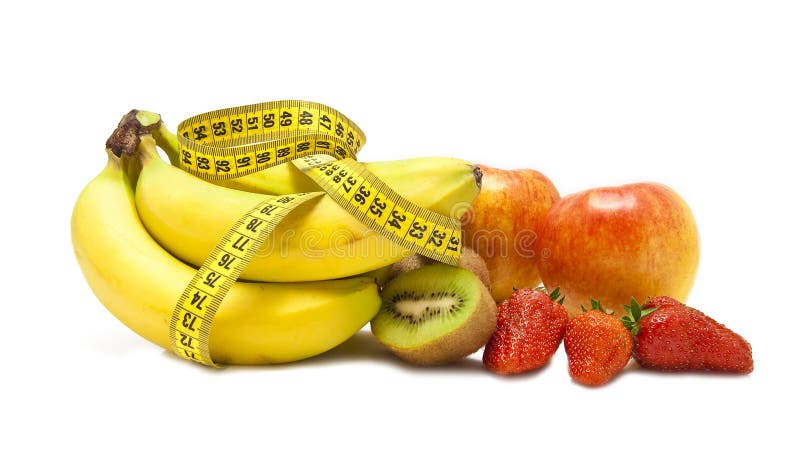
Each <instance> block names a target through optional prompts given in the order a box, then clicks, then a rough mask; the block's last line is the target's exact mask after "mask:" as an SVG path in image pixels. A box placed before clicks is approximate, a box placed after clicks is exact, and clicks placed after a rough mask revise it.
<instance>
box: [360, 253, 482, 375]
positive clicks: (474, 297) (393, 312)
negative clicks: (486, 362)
mask: <svg viewBox="0 0 800 459" xmlns="http://www.w3.org/2000/svg"><path fill="white" fill-rule="evenodd" d="M381 295H382V298H383V304H382V305H381V309H380V311H379V312H378V314H377V315H376V316H375V318H373V319H372V322H371V328H372V333H373V334H374V335H375V338H377V340H378V341H380V342H381V343H382V344H384V345H385V346H386V347H388V348H389V349H390V350H391V351H392V352H394V353H395V354H396V355H397V356H398V357H400V358H401V359H403V360H406V361H408V362H411V363H415V364H419V365H439V364H444V363H448V362H452V361H455V360H458V359H461V358H463V357H466V356H468V355H470V354H472V353H473V352H475V351H477V350H478V349H480V348H481V346H483V345H484V344H486V342H487V341H489V338H490V337H491V336H492V333H493V332H494V329H495V325H496V322H497V305H496V304H495V302H494V300H493V299H492V294H491V293H490V292H489V289H488V288H487V287H486V286H485V285H484V284H483V283H482V282H481V281H480V280H479V279H478V278H477V277H476V276H475V275H474V274H473V273H472V272H470V271H468V270H466V269H463V268H457V267H454V266H449V265H445V264H432V265H426V266H423V267H421V268H419V269H415V270H413V271H408V272H405V273H401V274H399V275H398V276H397V277H395V278H394V279H393V280H392V281H391V282H389V283H388V284H386V286H385V287H384V289H383V291H382V293H381Z"/></svg>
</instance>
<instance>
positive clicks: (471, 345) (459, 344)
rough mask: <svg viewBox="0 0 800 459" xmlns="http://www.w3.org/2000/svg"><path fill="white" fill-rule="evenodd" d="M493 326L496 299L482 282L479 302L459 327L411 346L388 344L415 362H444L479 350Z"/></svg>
mask: <svg viewBox="0 0 800 459" xmlns="http://www.w3.org/2000/svg"><path fill="white" fill-rule="evenodd" d="M496 326H497V303H495V302H494V299H493V298H492V294H491V292H489V289H488V288H487V287H486V286H485V285H483V283H481V299H480V303H479V304H478V307H477V308H476V309H475V312H473V313H472V315H471V316H470V317H469V319H467V321H466V322H464V325H462V326H461V327H460V328H458V329H456V330H453V331H452V332H450V333H448V334H447V335H445V336H442V337H440V338H438V339H436V340H434V341H431V342H430V343H428V344H425V345H423V346H420V347H417V348H414V349H401V348H396V347H392V346H387V347H389V349H391V351H392V352H393V353H394V354H395V355H397V356H398V357H400V358H401V359H403V360H405V361H406V362H409V363H412V364H414V365H443V364H446V363H450V362H454V361H456V360H460V359H463V358H464V357H467V356H468V355H470V354H473V353H474V352H476V351H478V349H480V348H481V347H483V346H484V345H485V344H486V343H487V342H489V338H491V337H492V334H493V333H494V330H495V328H496Z"/></svg>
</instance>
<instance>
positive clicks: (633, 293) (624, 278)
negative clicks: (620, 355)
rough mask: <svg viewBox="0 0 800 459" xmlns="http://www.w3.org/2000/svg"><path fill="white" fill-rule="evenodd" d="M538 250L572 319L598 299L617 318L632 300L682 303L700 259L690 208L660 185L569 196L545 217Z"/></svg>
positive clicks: (550, 284) (548, 280)
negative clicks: (667, 298)
mask: <svg viewBox="0 0 800 459" xmlns="http://www.w3.org/2000/svg"><path fill="white" fill-rule="evenodd" d="M534 247H535V250H536V252H537V253H539V254H541V256H540V257H539V258H538V265H539V272H540V273H541V276H542V280H543V282H544V285H545V286H546V287H547V288H548V289H553V288H555V287H559V288H560V289H561V293H563V294H564V295H565V296H566V300H565V302H564V306H566V307H567V312H568V313H569V314H570V317H573V316H575V315H577V314H579V313H580V312H581V308H580V307H581V305H584V306H586V308H587V309H588V308H589V307H590V302H591V299H593V298H594V299H597V300H599V301H600V302H601V303H602V304H603V306H604V307H605V308H606V309H613V310H614V311H615V312H616V315H617V316H618V317H622V316H623V315H624V310H623V308H622V307H623V305H625V304H630V301H631V298H636V300H637V301H638V302H639V303H643V302H644V301H646V300H647V298H648V297H651V296H659V295H666V296H671V297H673V298H676V299H678V300H679V301H681V302H685V301H686V298H687V296H688V295H689V291H690V290H691V288H692V284H693V283H694V278H695V274H696V273H697V265H698V262H699V260H700V242H699V238H698V233H697V225H696V223H695V220H694V216H693V215H692V212H691V210H690V209H689V206H688V205H687V204H686V202H684V200H683V199H682V198H681V197H680V196H678V194H677V193H676V192H675V191H673V190H672V189H670V188H668V187H666V186H664V185H660V184H655V183H637V184H630V185H624V186H620V187H611V188H597V189H593V190H587V191H583V192H580V193H576V194H572V195H569V196H566V197H564V198H563V199H561V200H560V201H559V202H558V203H556V204H555V205H554V206H553V207H552V208H551V209H550V211H549V212H548V214H547V217H546V218H545V221H544V224H543V225H542V226H541V227H540V232H539V237H538V238H537V240H536V243H535V245H534Z"/></svg>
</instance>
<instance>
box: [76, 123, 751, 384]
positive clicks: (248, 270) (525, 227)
mask: <svg viewBox="0 0 800 459" xmlns="http://www.w3.org/2000/svg"><path fill="white" fill-rule="evenodd" d="M107 147H108V148H107V152H108V162H107V165H106V167H105V168H104V169H103V171H102V172H101V173H100V174H99V175H98V176H97V177H96V178H94V179H93V180H92V181H91V182H90V183H89V184H88V185H87V186H86V187H85V188H84V190H83V191H82V193H81V195H80V196H79V198H78V200H77V203H76V205H75V208H74V210H73V215H72V241H73V246H74V250H75V254H76V257H77V260H78V263H79V265H80V267H81V269H82V271H83V273H84V276H85V277H86V279H87V281H88V283H89V286H90V287H91V288H92V290H93V292H94V293H95V295H96V296H97V297H98V299H99V300H100V301H101V302H102V303H103V304H104V305H105V306H106V308H107V309H108V310H109V311H110V312H111V313H112V314H114V315H115V316H116V317H117V318H118V319H119V320H120V321H122V322H123V323H124V324H126V325H127V326H128V327H129V328H131V329H132V330H134V331H135V332H136V333H138V334H139V335H141V336H142V337H144V338H146V339H148V340H150V341H151V342H153V343H155V344H157V345H159V346H162V347H164V348H166V349H170V348H171V346H172V343H171V337H170V333H169V331H168V330H169V327H170V320H171V317H172V316H173V309H174V308H175V302H176V300H177V299H178V298H179V297H180V298H184V297H182V296H181V295H182V293H183V291H184V289H185V288H186V286H187V285H189V284H190V281H191V280H192V279H193V277H195V275H196V274H197V273H198V267H201V266H202V265H203V263H204V261H205V260H206V259H207V257H208V256H209V253H211V252H212V250H214V249H215V247H216V246H217V244H218V243H219V241H220V240H221V239H222V238H223V236H224V235H225V234H226V233H227V232H228V231H229V230H230V229H231V225H232V224H233V222H235V221H237V220H238V219H239V218H240V217H241V216H242V215H243V214H246V213H247V212H248V211H250V210H251V209H253V208H254V206H257V205H258V204H259V203H261V202H263V201H264V198H265V195H289V194H294V193H304V192H314V191H319V190H320V187H319V186H318V185H317V184H316V183H315V182H314V181H312V180H311V179H310V178H308V177H307V176H306V175H305V174H304V173H302V172H301V171H300V170H299V169H297V168H295V167H294V166H293V165H291V164H289V163H285V164H282V165H279V166H276V167H272V168H269V169H267V170H264V171H261V172H257V173H255V174H251V175H248V176H245V177H242V178H237V179H231V180H225V181H222V182H214V183H211V182H209V181H205V180H203V179H201V178H198V177H196V176H194V175H192V174H189V173H187V172H184V171H183V170H182V169H181V168H179V167H177V165H178V164H179V163H180V161H181V159H182V155H181V149H180V146H179V142H178V138H177V136H176V135H175V134H174V133H172V132H170V131H169V130H168V129H167V128H166V126H165V124H164V123H162V122H161V120H160V117H158V115H155V114H153V113H150V112H137V111H133V112H131V113H129V114H128V115H126V117H124V118H123V120H122V122H120V126H119V128H118V129H117V130H116V131H115V132H114V134H113V135H112V136H111V138H109V141H108V143H107ZM159 148H160V149H161V150H162V151H163V153H164V154H165V156H166V157H168V158H169V162H166V161H164V160H163V159H162V156H161V155H160V154H159ZM365 166H366V168H367V169H368V170H369V171H370V172H372V173H373V174H374V175H375V176H376V177H378V178H379V179H381V180H382V181H383V182H384V183H385V184H386V185H388V186H389V187H391V188H392V189H393V190H395V191H397V192H398V193H399V194H400V195H402V196H404V197H405V198H407V199H409V200H410V201H412V202H414V203H415V204H417V205H419V206H421V207H424V208H426V209H428V210H430V211H433V212H437V213H440V214H443V215H447V216H452V217H454V218H456V219H461V221H462V228H463V240H464V244H465V246H464V249H463V253H462V255H461V261H460V262H461V266H460V267H456V266H450V265H445V264H442V263H439V262H435V261H433V260H430V259H427V258H425V257H422V256H420V255H417V254H413V253H412V252H411V251H409V250H407V249H404V248H402V247H401V246H400V245H398V244H397V243H395V242H393V241H391V240H389V239H387V238H385V237H383V236H381V235H380V234H378V233H377V232H375V231H373V230H371V229H370V228H368V227H367V226H366V225H365V224H364V223H363V222H362V221H361V220H359V219H357V218H356V217H354V216H353V215H351V214H350V213H348V212H347V211H345V210H344V209H342V208H341V207H340V206H339V205H338V204H337V203H336V202H335V201H334V200H333V199H332V198H331V197H329V196H327V195H325V196H322V197H320V198H318V199H314V200H311V201H309V202H307V203H305V204H302V205H301V206H300V207H298V208H297V209H295V210H294V211H293V212H292V213H290V214H289V215H288V217H286V218H285V219H284V220H282V221H281V222H280V223H279V224H278V225H277V226H276V227H275V229H274V231H272V233H271V234H270V235H269V237H268V239H267V240H266V241H264V243H263V245H262V246H261V248H260V249H259V251H258V252H257V253H256V255H255V257H254V258H253V259H252V261H251V262H250V263H249V264H247V266H246V267H244V270H243V271H242V273H241V276H240V277H239V280H238V281H236V282H235V283H233V286H232V287H231V289H230V291H229V292H228V294H227V296H225V297H224V300H222V303H221V304H220V305H219V309H218V313H217V314H216V316H215V317H214V319H213V326H211V327H210V332H209V333H210V336H209V347H210V354H211V357H212V358H213V361H214V362H216V363H219V364H267V363H281V362H290V361H295V360H300V359H304V358H308V357H311V356H315V355H318V354H321V353H323V352H325V351H327V350H329V349H331V348H333V347H335V346H337V345H339V344H340V343H342V342H343V341H345V340H347V339H348V338H349V337H351V336H352V335H353V334H355V333H356V332H357V331H358V330H360V329H361V328H362V327H364V326H365V325H366V324H367V323H371V330H372V333H373V334H374V336H375V338H376V339H377V340H378V341H379V342H381V343H382V344H383V345H385V346H386V347H387V348H388V349H390V350H391V351H392V352H393V353H394V354H396V355H397V356H398V357H400V358H401V359H403V360H405V361H408V362H412V363H414V364H421V365H440V364H445V363H448V362H452V361H455V360H458V359H461V358H464V357H466V356H468V355H470V354H472V353H474V352H476V351H478V350H479V349H481V348H482V347H484V348H485V349H484V354H483V362H484V364H485V366H486V367H487V368H488V369H489V370H491V371H493V372H495V373H498V374H512V373H520V372H524V371H530V370H534V369H536V368H540V367H542V366H543V365H544V364H545V363H546V362H547V361H548V360H549V359H550V358H551V357H552V355H553V354H554V353H555V352H556V351H557V349H558V348H559V347H560V345H561V342H562V340H563V342H564V348H565V350H566V352H567V357H568V360H569V372H570V375H571V376H572V377H573V379H574V380H576V381H578V382H580V383H582V384H587V385H599V384H603V383H605V382H607V381H609V380H610V379H611V378H612V377H613V376H614V375H615V374H616V373H618V372H619V371H620V370H621V369H622V368H623V367H625V366H626V365H627V364H628V361H629V360H630V358H631V356H633V358H635V359H636V361H637V362H639V364H640V365H641V366H643V367H648V368H656V369H662V370H668V371H681V370H714V371H729V372H738V373H748V372H750V371H752V368H753V363H752V356H751V351H750V346H749V344H748V343H747V342H746V341H744V339H742V338H741V337H739V336H738V335H736V334H734V333H733V332H731V331H730V330H728V329H726V328H725V327H724V326H722V325H720V324H718V323H716V322H714V321H713V320H712V319H710V318H708V317H707V316H705V315H703V314H702V313H700V312H699V311H697V310H694V309H692V308H689V307H687V306H685V305H683V304H682V303H680V301H685V299H686V297H687V296H688V294H689V290H690V289H691V286H692V282H693V280H694V275H695V271H696V268H697V263H698V241H697V239H698V236H697V230H696V227H695V224H694V220H693V217H692V215H691V212H690V211H689V208H688V206H686V204H685V203H684V202H683V201H682V200H681V198H680V197H679V196H678V195H677V194H675V193H674V192H673V191H672V190H670V189H668V188H666V187H664V186H660V185H652V184H641V185H632V186H627V187H621V188H610V189H598V190H591V191H587V192H584V193H578V194H576V195H572V196H567V197H564V198H561V197H560V196H559V194H558V192H557V190H556V188H555V187H554V186H553V184H552V183H551V182H550V181H549V180H548V179H547V178H546V177H545V176H543V175H542V174H540V173H538V172H535V171H530V170H521V171H503V170H499V169H494V168H490V167H487V166H479V167H476V166H475V165H473V164H470V163H468V162H465V161H462V160H458V159H453V158H440V157H426V158H415V159H407V160H398V161H385V162H373V163H366V164H365ZM371 199H372V198H371ZM373 204H377V203H375V202H374V201H373ZM377 210H378V211H379V210H380V209H379V208H378V209H377ZM645 221H646V222H647V224H643V222H645ZM237 262H238V260H237V259H235V258H234V257H228V256H227V255H222V256H221V257H220V258H219V269H220V270H224V269H230V268H231V266H232V265H235V263H237ZM200 274H201V275H203V276H205V277H204V278H203V289H207V290H213V289H215V288H217V286H216V284H217V283H218V282H219V277H215V274H214V272H208V273H205V272H202V268H201V272H200ZM540 284H543V286H540ZM548 289H549V291H550V292H551V293H548ZM664 295H668V296H669V297H667V296H664ZM631 298H634V300H633V301H630V299H631ZM672 298H675V299H672ZM206 299H207V297H206V296H205V293H204V291H203V290H202V289H197V290H196V291H193V292H191V293H190V294H188V297H186V298H185V301H186V304H189V305H191V306H193V307H196V308H198V309H200V308H202V307H205V305H204V304H203V302H204V301H205V300H206ZM598 300H599V301H598ZM182 301H183V300H182ZM637 301H646V303H645V304H644V306H643V307H640V306H639V303H637ZM628 302H630V306H626V307H623V304H627V303H628ZM584 304H591V305H592V306H593V308H592V310H591V311H584V310H583V308H582V305H584ZM601 304H602V305H609V307H610V309H609V310H605V309H603V306H601ZM623 313H627V314H628V316H627V317H625V318H624V319H623V318H622V314H623ZM189 317H190V316H188V315H187V316H184V319H183V321H184V323H183V324H182V325H183V326H184V327H186V328H189V329H195V328H196V329H201V328H202V327H206V329H208V327H209V326H210V325H211V324H203V323H200V322H202V320H200V321H199V322H198V323H194V321H195V319H194V318H189ZM187 321H188V323H187ZM184 338H185V339H186V340H187V341H188V342H187V343H182V344H184V345H187V346H191V344H192V343H191V340H192V339H193V338H192V337H190V336H184Z"/></svg>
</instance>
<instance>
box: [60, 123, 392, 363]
mask: <svg viewBox="0 0 800 459" xmlns="http://www.w3.org/2000/svg"><path fill="white" fill-rule="evenodd" d="M154 148H155V143H154V140H153V139H152V137H150V136H149V135H144V136H142V137H141V141H140V144H139V150H140V151H141V150H147V151H151V150H152V149H154ZM108 156H109V158H108V163H107V165H106V167H105V169H103V171H102V172H101V173H100V174H99V175H98V176H97V177H96V178H95V179H93V180H92V181H91V182H90V183H89V184H88V185H87V186H86V187H85V188H84V190H83V191H82V192H81V194H80V196H79V197H78V200H77V202H76V204H75V207H74V209H73V214H72V221H71V231H72V243H73V246H74V250H75V255H76V257H77V260H78V263H79V265H80V267H81V270H82V271H83V274H84V276H85V277H86V280H87V281H88V283H89V286H90V287H91V289H92V291H93V292H94V294H95V295H96V296H97V298H98V299H99V300H100V302H101V303H103V304H104V305H105V306H106V308H107V309H108V310H109V311H110V312H111V313H112V314H113V315H114V316H116V317H117V318H118V319H119V320H120V321H122V322H123V323H124V324H125V325H127V326H128V327H129V328H131V329H132V330H133V331H135V332H136V333H138V334H139V335H141V336H142V337H144V338H145V339H147V340H149V341H151V342H153V343H155V344H157V345H159V346H161V347H163V348H165V349H169V346H170V341H169V333H168V329H169V320H170V317H171V314H172V308H173V306H174V305H175V303H176V301H177V299H178V297H179V296H180V294H181V293H182V291H183V289H184V288H185V287H186V285H187V284H188V282H189V281H190V279H191V278H192V276H193V274H194V273H195V269H194V268H192V267H190V266H187V265H186V264H184V263H182V262H181V261H180V260H178V259H176V258H175V257H173V256H172V255H170V254H169V253H168V252H166V251H165V250H164V249H163V248H162V247H161V246H159V245H158V243H156V242H155V241H154V240H153V239H152V237H151V236H150V235H149V234H148V232H147V230H146V229H145V228H144V226H143V225H142V223H141V221H140V219H139V217H138V216H137V212H136V207H135V202H134V190H133V184H132V183H131V180H130V178H129V177H128V175H127V171H128V170H133V171H134V172H135V170H136V167H135V166H130V165H129V164H127V163H128V161H123V160H120V159H118V158H117V157H116V156H115V155H114V154H112V153H109V155H108ZM194 230H195V231H198V232H200V231H202V228H201V227H195V228H194ZM200 261H202V260H200ZM198 264H199V263H198ZM379 306H380V296H379V295H378V291H377V286H376V284H375V282H374V281H373V280H372V279H370V278H367V277H355V278H349V279H342V280H335V281H324V282H310V283H297V284H269V283H248V282H237V283H236V284H235V285H234V286H233V288H232V289H231V290H230V292H229V293H228V295H227V296H226V297H225V299H224V300H223V302H222V304H221V306H220V308H219V310H218V313H217V316H216V318H215V320H214V324H213V326H212V328H211V334H210V339H209V342H210V351H211V356H212V359H213V360H214V361H215V362H218V363H224V364H263V363H279V362H289V361H294V360H299V359H303V358H307V357H311V356H314V355H317V354H320V353H322V352H325V351H326V350H329V349H331V348H333V347H335V346H337V345H338V344H340V343H341V342H343V341H345V340H346V339H347V338H349V337H350V336H352V335H353V334H355V333H356V332H357V331H358V330H359V329H361V328H362V327H363V326H364V325H365V324H366V323H367V322H369V320H370V319H371V318H372V317H373V316H374V315H375V314H376V313H377V311H378V308H379Z"/></svg>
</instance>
